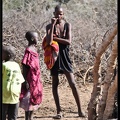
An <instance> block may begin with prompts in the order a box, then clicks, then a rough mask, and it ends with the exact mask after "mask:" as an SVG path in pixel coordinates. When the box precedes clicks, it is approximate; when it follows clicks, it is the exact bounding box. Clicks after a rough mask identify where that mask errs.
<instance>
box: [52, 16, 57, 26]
mask: <svg viewBox="0 0 120 120" xmlns="http://www.w3.org/2000/svg"><path fill="white" fill-rule="evenodd" d="M57 20H58V18H55V17H53V18H52V19H51V22H52V24H53V25H55V24H56V22H57Z"/></svg>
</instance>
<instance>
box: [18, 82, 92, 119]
mask: <svg viewBox="0 0 120 120" xmlns="http://www.w3.org/2000/svg"><path fill="white" fill-rule="evenodd" d="M92 85H93V84H92V83H86V86H84V85H82V84H81V83H77V88H78V91H79V96H80V100H81V106H82V109H83V111H84V112H85V114H86V115H87V112H88V111H87V107H88V103H89V100H90V97H91V91H92V88H93V86H92ZM58 92H59V97H60V104H61V108H62V111H63V115H64V117H63V118H62V120H87V117H86V118H81V117H78V114H77V106H76V103H75V100H74V97H73V95H72V91H71V89H70V87H69V85H68V82H65V83H64V84H60V85H59V90H58ZM43 93H44V95H43V102H42V103H41V105H40V108H39V109H38V110H37V111H35V112H34V120H53V116H55V115H56V108H55V103H54V99H53V96H52V89H51V85H45V86H44V89H43ZM24 116H25V115H24V111H23V109H21V108H19V113H18V119H17V120H24V119H25V117H24Z"/></svg>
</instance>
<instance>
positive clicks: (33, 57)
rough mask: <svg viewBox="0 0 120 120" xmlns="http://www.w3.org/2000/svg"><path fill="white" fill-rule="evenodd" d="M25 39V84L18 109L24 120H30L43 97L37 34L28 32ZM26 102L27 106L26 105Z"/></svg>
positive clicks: (23, 63)
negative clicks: (20, 108)
mask: <svg viewBox="0 0 120 120" xmlns="http://www.w3.org/2000/svg"><path fill="white" fill-rule="evenodd" d="M25 37H26V39H27V41H28V46H27V48H26V50H25V54H24V57H23V59H22V66H23V76H24V78H25V82H24V83H23V85H22V92H21V96H20V101H21V102H20V107H22V108H23V109H24V110H25V120H32V119H33V111H34V110H37V109H38V107H39V104H40V103H41V102H42V96H43V95H42V81H41V78H40V75H41V72H40V65H39V55H38V53H37V49H36V45H37V41H38V33H36V32H32V31H28V32H27V33H26V34H25ZM26 94H27V97H28V99H27V97H26ZM25 99H26V100H25ZM27 100H28V105H27V104H26V102H27ZM23 101H24V102H23Z"/></svg>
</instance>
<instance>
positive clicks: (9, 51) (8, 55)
mask: <svg viewBox="0 0 120 120" xmlns="http://www.w3.org/2000/svg"><path fill="white" fill-rule="evenodd" d="M14 59H15V48H14V47H13V46H10V45H9V46H3V47H2V61H9V60H14Z"/></svg>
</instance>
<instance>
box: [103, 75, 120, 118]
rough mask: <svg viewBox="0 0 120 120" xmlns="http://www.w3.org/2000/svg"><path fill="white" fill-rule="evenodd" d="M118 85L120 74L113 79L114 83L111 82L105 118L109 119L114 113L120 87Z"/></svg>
mask: <svg viewBox="0 0 120 120" xmlns="http://www.w3.org/2000/svg"><path fill="white" fill-rule="evenodd" d="M117 85H118V75H116V76H115V80H114V81H113V83H112V84H111V86H110V88H109V90H108V97H107V101H106V108H105V111H104V114H103V120H108V118H109V117H110V116H111V115H112V112H113V109H114V101H115V100H114V99H115V94H116V92H117V88H118V86H117Z"/></svg>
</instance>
